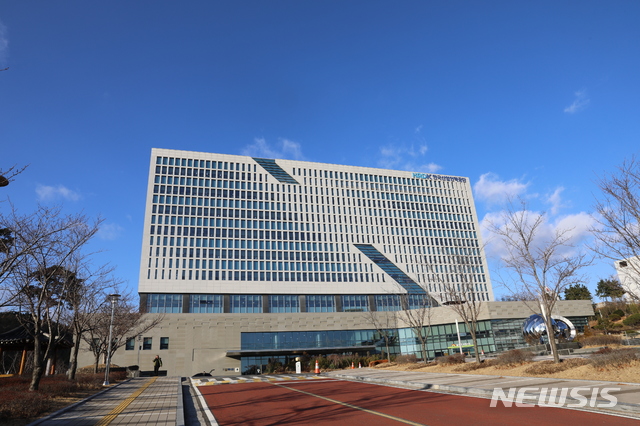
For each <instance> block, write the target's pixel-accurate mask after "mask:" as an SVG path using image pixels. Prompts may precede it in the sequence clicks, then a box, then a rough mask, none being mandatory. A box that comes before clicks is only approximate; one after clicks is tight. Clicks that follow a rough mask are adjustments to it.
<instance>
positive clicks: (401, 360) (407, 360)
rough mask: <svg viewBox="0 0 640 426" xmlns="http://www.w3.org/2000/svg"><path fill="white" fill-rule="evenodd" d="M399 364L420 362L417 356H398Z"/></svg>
mask: <svg viewBox="0 0 640 426" xmlns="http://www.w3.org/2000/svg"><path fill="white" fill-rule="evenodd" d="M395 361H396V362H397V363H398V364H415V363H416V362H418V358H417V357H416V356H415V354H411V355H398V356H397V357H396V359H395Z"/></svg>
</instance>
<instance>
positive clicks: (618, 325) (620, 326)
mask: <svg viewBox="0 0 640 426" xmlns="http://www.w3.org/2000/svg"><path fill="white" fill-rule="evenodd" d="M611 328H624V325H622V324H620V323H619V322H617V323H615V324H611Z"/></svg>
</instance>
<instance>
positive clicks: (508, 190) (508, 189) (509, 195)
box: [473, 173, 529, 204]
mask: <svg viewBox="0 0 640 426" xmlns="http://www.w3.org/2000/svg"><path fill="white" fill-rule="evenodd" d="M528 187H529V183H524V182H521V181H520V180H518V179H511V180H509V181H502V180H499V177H498V175H496V174H495V173H485V174H483V175H481V176H480V180H478V182H476V183H475V184H474V185H473V190H474V193H475V196H476V198H477V199H478V200H482V201H485V202H486V203H488V204H502V203H504V202H506V201H507V200H509V199H515V198H517V197H518V196H520V195H522V194H523V193H524V192H525V191H526V190H527V188H528Z"/></svg>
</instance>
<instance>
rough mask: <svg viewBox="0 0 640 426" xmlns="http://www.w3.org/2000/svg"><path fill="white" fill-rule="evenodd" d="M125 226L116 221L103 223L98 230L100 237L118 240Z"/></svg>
mask: <svg viewBox="0 0 640 426" xmlns="http://www.w3.org/2000/svg"><path fill="white" fill-rule="evenodd" d="M123 231H124V228H123V227H122V226H120V225H118V224H116V223H103V224H102V225H101V226H100V229H99V230H98V234H97V235H98V238H101V239H103V240H117V239H118V238H119V237H120V235H122V232H123Z"/></svg>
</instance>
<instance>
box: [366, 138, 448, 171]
mask: <svg viewBox="0 0 640 426" xmlns="http://www.w3.org/2000/svg"><path fill="white" fill-rule="evenodd" d="M428 150H429V148H428V147H427V144H425V143H421V144H418V145H414V144H411V145H408V146H407V145H388V146H383V147H381V148H380V155H381V158H380V159H379V160H378V166H380V167H382V168H384V169H394V170H407V171H412V172H426V173H436V172H437V171H439V170H441V169H442V166H440V165H438V164H436V163H433V162H431V163H424V162H423V160H424V159H423V158H422V157H424V156H425V155H426V154H427V151H428Z"/></svg>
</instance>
